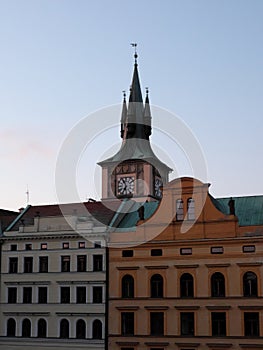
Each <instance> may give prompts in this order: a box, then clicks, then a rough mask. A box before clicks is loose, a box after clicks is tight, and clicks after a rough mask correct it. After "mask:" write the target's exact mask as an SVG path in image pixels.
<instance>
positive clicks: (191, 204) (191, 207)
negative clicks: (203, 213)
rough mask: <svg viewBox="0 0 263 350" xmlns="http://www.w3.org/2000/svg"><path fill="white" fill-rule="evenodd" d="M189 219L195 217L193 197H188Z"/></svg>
mask: <svg viewBox="0 0 263 350" xmlns="http://www.w3.org/2000/svg"><path fill="white" fill-rule="evenodd" d="M187 219H188V220H194V219H195V200H194V199H193V198H188V199H187Z"/></svg>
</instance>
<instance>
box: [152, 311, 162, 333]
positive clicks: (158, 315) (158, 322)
mask: <svg viewBox="0 0 263 350" xmlns="http://www.w3.org/2000/svg"><path fill="white" fill-rule="evenodd" d="M150 328H151V335H157V336H159V335H163V334H164V313H163V312H151V313H150Z"/></svg>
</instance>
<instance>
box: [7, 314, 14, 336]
mask: <svg viewBox="0 0 263 350" xmlns="http://www.w3.org/2000/svg"><path fill="white" fill-rule="evenodd" d="M6 335H7V337H15V336H16V321H15V320H14V319H13V318H9V319H8V320H7V331H6Z"/></svg>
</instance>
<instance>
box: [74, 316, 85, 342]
mask: <svg viewBox="0 0 263 350" xmlns="http://www.w3.org/2000/svg"><path fill="white" fill-rule="evenodd" d="M76 338H77V339H85V338H86V322H85V321H83V320H78V321H77V324H76Z"/></svg>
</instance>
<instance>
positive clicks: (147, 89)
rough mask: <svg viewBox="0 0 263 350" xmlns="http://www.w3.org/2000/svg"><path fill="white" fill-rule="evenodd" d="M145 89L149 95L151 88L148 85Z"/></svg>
mask: <svg viewBox="0 0 263 350" xmlns="http://www.w3.org/2000/svg"><path fill="white" fill-rule="evenodd" d="M145 90H146V95H147V96H148V94H149V88H148V87H146V88H145Z"/></svg>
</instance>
